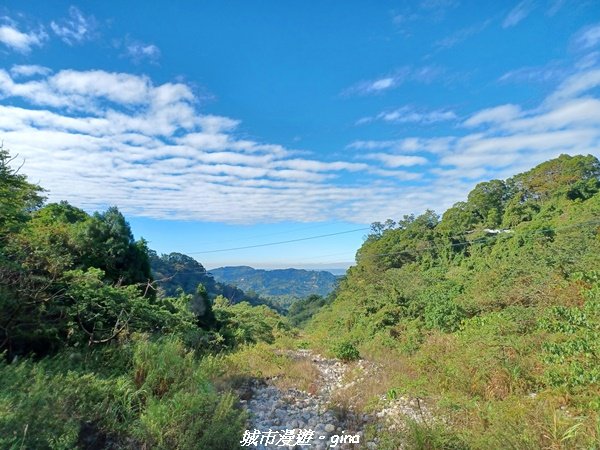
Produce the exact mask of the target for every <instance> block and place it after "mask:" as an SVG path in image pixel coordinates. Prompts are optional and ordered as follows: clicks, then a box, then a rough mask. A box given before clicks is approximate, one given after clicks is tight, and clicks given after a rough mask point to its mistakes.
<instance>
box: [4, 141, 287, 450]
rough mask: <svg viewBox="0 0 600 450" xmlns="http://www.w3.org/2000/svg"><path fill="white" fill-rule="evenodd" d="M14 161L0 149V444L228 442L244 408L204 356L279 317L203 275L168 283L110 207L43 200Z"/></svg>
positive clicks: (267, 336) (273, 331)
mask: <svg viewBox="0 0 600 450" xmlns="http://www.w3.org/2000/svg"><path fill="white" fill-rule="evenodd" d="M10 163H11V157H10V156H9V154H8V152H7V151H6V150H5V149H0V352H1V357H0V448H3V449H4V448H6V449H59V448H60V449H71V448H88V449H107V448H108V449H110V448H113V449H117V448H118V449H121V448H131V449H139V448H158V449H174V448H179V449H184V448H186V449H193V448H206V449H223V450H229V449H232V448H236V447H237V446H238V443H239V439H240V436H241V434H242V430H243V427H244V426H245V420H246V414H245V412H244V411H243V410H242V409H239V408H238V407H236V403H235V402H236V397H235V396H234V395H233V394H232V393H231V392H230V388H229V387H227V386H223V385H222V386H221V387H220V390H217V389H216V388H215V386H214V385H213V383H212V382H211V378H212V377H213V376H214V375H215V373H216V372H215V370H214V367H215V365H214V363H213V364H212V366H211V363H210V361H213V362H214V361H216V360H214V359H211V358H213V357H214V356H213V355H217V354H219V353H222V352H226V351H231V350H234V349H236V348H238V347H240V346H244V345H248V344H254V343H257V342H273V341H274V339H275V337H276V336H277V335H279V334H281V333H282V332H285V331H286V330H287V329H289V327H288V325H287V324H286V322H285V321H284V320H283V319H282V318H281V317H280V316H278V315H277V314H276V313H275V312H274V311H273V310H271V309H269V308H267V307H265V306H258V307H252V306H251V305H249V304H248V303H239V304H235V305H232V304H231V303H230V302H229V301H228V300H227V299H225V298H224V297H222V296H218V297H217V298H215V299H212V298H210V297H209V295H208V294H207V291H206V289H205V287H204V286H202V285H201V284H200V285H199V286H197V287H196V289H195V290H194V291H193V292H192V293H189V294H188V293H185V292H179V293H177V294H176V296H169V295H170V294H174V293H173V292H172V291H170V292H169V294H167V293H166V292H165V291H164V290H161V289H159V288H158V286H157V281H158V280H156V279H154V277H153V276H152V273H151V268H150V260H151V258H154V257H156V256H155V254H152V253H150V252H149V251H148V249H147V246H146V243H145V241H144V240H143V239H140V240H135V239H134V237H133V234H132V231H131V229H130V227H129V224H128V223H127V221H126V220H125V218H124V217H123V215H122V214H121V213H120V212H119V211H118V209H117V208H114V207H112V208H109V209H108V210H107V211H105V212H103V213H95V214H93V215H89V214H87V213H86V212H84V211H82V210H81V209H78V208H75V207H73V206H71V205H69V204H68V203H66V202H61V203H51V204H46V205H45V204H44V198H43V190H42V189H41V188H40V187H39V186H37V185H34V184H31V183H29V182H28V181H27V179H26V178H25V177H24V176H23V175H21V174H19V173H18V170H16V169H14V168H12V167H11V165H10ZM185 288H186V289H188V290H191V289H192V286H185ZM228 386H229V385H228Z"/></svg>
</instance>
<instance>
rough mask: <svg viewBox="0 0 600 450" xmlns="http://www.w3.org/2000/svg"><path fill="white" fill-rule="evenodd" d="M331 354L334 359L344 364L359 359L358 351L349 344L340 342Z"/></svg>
mask: <svg viewBox="0 0 600 450" xmlns="http://www.w3.org/2000/svg"><path fill="white" fill-rule="evenodd" d="M333 353H334V355H335V357H336V358H339V359H341V360H342V361H345V362H349V361H356V360H357V359H359V358H360V353H359V351H358V349H357V348H356V347H355V346H354V344H352V343H351V342H342V343H340V344H338V345H336V346H335V347H334V349H333Z"/></svg>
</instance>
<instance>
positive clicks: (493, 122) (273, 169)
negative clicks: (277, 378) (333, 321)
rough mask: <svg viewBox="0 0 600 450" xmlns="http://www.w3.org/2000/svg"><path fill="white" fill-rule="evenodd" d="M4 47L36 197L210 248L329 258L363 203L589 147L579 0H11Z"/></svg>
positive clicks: (338, 260) (224, 257)
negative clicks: (115, 210)
mask: <svg viewBox="0 0 600 450" xmlns="http://www.w3.org/2000/svg"><path fill="white" fill-rule="evenodd" d="M0 61H1V63H0V136H1V137H2V139H3V141H4V144H5V146H6V147H7V148H9V149H10V150H11V151H12V152H13V153H18V154H19V156H20V158H21V159H20V160H19V161H18V163H19V164H20V162H22V159H23V158H24V159H25V165H24V167H23V169H22V170H23V171H24V172H25V173H26V174H28V175H29V176H30V179H31V180H32V181H34V182H39V183H40V184H42V185H43V186H44V187H46V188H47V189H48V196H49V199H50V200H52V201H57V200H61V199H65V200H68V201H69V202H71V203H72V204H74V205H76V206H79V207H82V208H84V209H86V210H88V211H94V210H98V209H104V208H106V206H107V205H117V206H118V207H119V208H120V209H121V210H122V211H123V212H124V213H125V214H126V216H127V218H128V220H129V221H130V223H131V225H132V227H133V230H134V233H135V235H136V237H140V236H143V237H145V238H146V239H148V240H149V241H150V245H151V247H152V248H154V249H156V250H157V251H159V252H170V251H180V252H184V253H189V254H192V255H193V256H194V257H196V258H197V259H198V260H199V261H201V262H202V263H203V264H205V265H206V266H207V267H209V268H210V267H216V266H220V265H231V264H249V265H254V266H258V267H288V266H295V267H337V266H343V265H344V264H347V263H350V262H351V261H352V260H353V257H354V253H355V251H356V249H357V248H358V247H359V246H360V244H361V242H362V239H363V236H364V235H365V233H366V232H365V231H364V230H363V228H365V227H368V224H369V223H371V222H373V221H378V220H385V219H387V218H394V219H398V218H401V217H402V216H403V215H404V214H409V213H417V214H418V213H420V212H422V211H424V210H425V209H426V208H433V209H435V210H436V211H438V212H443V210H444V209H445V208H447V207H448V206H450V205H452V204H453V203H454V202H456V201H459V200H461V199H463V198H464V197H465V196H466V194H467V193H468V191H469V190H470V189H471V188H472V187H473V186H474V185H475V184H476V183H477V182H479V181H482V180H487V179H490V178H505V177H507V176H510V175H512V174H514V173H517V172H519V171H522V170H525V169H528V168H530V167H532V166H533V165H535V164H538V163H540V162H542V161H544V160H546V159H549V158H552V157H555V156H557V155H559V154H560V153H569V154H578V153H579V154H580V153H584V154H594V155H596V156H599V155H600V126H599V125H600V99H599V98H598V96H599V87H600V6H599V5H598V3H597V2H594V1H581V0H578V1H575V0H550V1H542V0H524V1H503V2H496V1H489V2H484V1H471V2H467V1H460V0H421V1H410V2H409V1H406V2H398V1H379V2H368V1H350V0H344V1H342V0H337V1H328V2H306V1H260V2H257V1H249V0H245V1H228V2H220V1H203V2H167V1H154V2H142V1H131V2H126V3H124V2H113V1H104V2H80V3H73V2H62V1H52V2H42V1H26V0H20V1H10V0H9V1H5V2H3V5H2V6H0ZM352 230H356V231H352ZM346 231H349V232H347V233H346ZM336 233H342V234H336ZM322 235H327V236H325V237H321V238H316V239H312V240H302V241H298V242H293V243H288V244H281V245H274V246H266V247H254V248H249V249H238V250H230V251H223V252H217V251H215V250H221V249H229V248H239V247H247V246H255V245H259V244H263V243H270V242H280V241H288V240H297V239H303V238H306V237H311V236H322Z"/></svg>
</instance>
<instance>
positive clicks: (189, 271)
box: [148, 250, 274, 306]
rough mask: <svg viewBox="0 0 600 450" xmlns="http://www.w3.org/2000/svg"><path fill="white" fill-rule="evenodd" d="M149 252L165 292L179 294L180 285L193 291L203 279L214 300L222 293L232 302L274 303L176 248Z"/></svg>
mask: <svg viewBox="0 0 600 450" xmlns="http://www.w3.org/2000/svg"><path fill="white" fill-rule="evenodd" d="M148 256H149V259H150V266H151V269H152V274H153V276H154V278H155V280H156V284H157V285H158V287H159V288H160V289H161V290H162V291H163V292H164V294H165V295H166V296H171V297H174V296H176V295H177V294H178V289H179V288H181V289H182V290H183V291H184V292H185V293H186V294H193V293H195V292H196V288H197V287H198V284H200V283H201V284H202V285H203V286H204V288H205V289H206V292H207V294H208V297H209V298H210V299H211V300H214V299H215V298H216V297H217V296H219V295H222V296H223V297H225V298H227V299H229V301H231V302H232V303H239V302H242V301H247V302H249V303H250V304H252V305H263V304H266V305H268V306H274V305H271V304H270V303H269V302H266V301H265V300H264V299H262V298H260V297H259V296H258V295H257V294H252V293H246V292H244V291H243V290H242V289H240V288H238V287H236V286H232V285H230V284H228V283H221V282H218V281H217V280H215V279H214V277H213V276H212V274H211V273H210V272H207V271H206V269H205V268H204V266H203V265H202V264H201V263H199V262H198V261H196V260H195V259H194V258H192V257H191V256H188V255H184V254H182V253H176V252H173V253H169V254H164V255H159V254H158V253H156V252H155V251H153V250H150V251H149V252H148Z"/></svg>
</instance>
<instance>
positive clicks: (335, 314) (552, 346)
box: [308, 155, 600, 449]
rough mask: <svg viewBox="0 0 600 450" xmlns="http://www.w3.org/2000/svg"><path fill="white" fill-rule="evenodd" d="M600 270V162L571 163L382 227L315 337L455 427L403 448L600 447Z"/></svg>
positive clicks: (424, 432) (482, 188) (420, 429)
mask: <svg viewBox="0 0 600 450" xmlns="http://www.w3.org/2000/svg"><path fill="white" fill-rule="evenodd" d="M599 263H600V163H599V161H598V160H597V159H596V158H594V157H592V156H587V157H584V156H577V157H570V156H566V155H562V156H560V157H559V158H557V159H554V160H551V161H548V162H546V163H543V164H541V165H539V166H538V167H536V168H534V169H532V170H530V171H528V172H525V173H522V174H519V175H516V176H514V177H512V178H509V179H508V180H506V181H502V180H492V181H489V182H484V183H480V184H478V185H477V186H476V187H475V189H474V190H473V191H472V192H471V193H470V194H469V196H468V198H467V201H465V202H460V203H457V204H455V205H454V206H453V207H452V208H450V209H449V210H447V211H446V212H445V213H444V214H443V216H442V217H441V218H440V217H439V216H437V215H436V214H435V213H433V212H432V211H427V212H426V213H424V214H422V215H420V216H418V217H414V216H405V217H404V218H403V219H402V220H400V221H398V222H397V223H396V222H394V221H391V220H390V221H388V222H386V223H383V224H381V223H376V224H374V225H373V230H372V233H371V234H370V235H369V237H368V239H367V240H366V242H365V243H364V245H363V246H362V247H361V248H360V249H359V250H358V252H357V264H356V266H354V267H352V268H351V269H350V270H349V272H348V275H347V277H346V279H345V280H344V281H343V282H342V284H341V287H340V289H339V292H338V293H337V296H336V298H335V300H334V301H333V303H332V304H331V305H328V306H325V307H324V308H323V309H322V310H321V311H320V312H319V313H318V314H317V315H316V316H315V317H314V319H313V320H312V321H311V323H310V324H309V326H308V329H309V331H310V333H311V336H312V337H311V339H312V342H313V344H314V345H316V346H319V347H321V348H326V349H329V350H330V351H331V352H332V353H333V352H339V351H340V348H342V349H345V351H346V352H349V351H350V350H352V349H353V348H355V349H358V350H360V353H361V354H362V355H370V356H372V357H375V358H377V357H378V355H379V360H380V361H381V363H382V364H383V365H384V366H385V367H386V368H387V369H386V370H385V372H384V373H383V374H382V375H380V376H379V377H378V378H375V379H373V380H372V383H373V384H375V385H379V386H380V387H381V388H383V389H389V390H390V391H389V392H392V393H393V394H394V395H396V394H397V395H400V394H399V393H402V392H404V393H407V394H409V395H412V396H416V397H419V398H422V399H425V400H424V401H425V402H426V404H428V405H429V407H430V408H432V409H435V410H436V414H437V415H438V416H439V417H444V418H445V423H444V424H439V423H438V424H431V423H430V424H421V425H419V426H415V427H413V428H411V431H410V433H412V434H410V436H406V435H404V436H402V437H401V439H403V440H404V442H412V443H413V444H414V446H415V447H416V448H453V449H454V448H465V449H466V448H514V449H537V448H548V449H550V448H552V449H558V448H565V449H566V448H599V446H600V421H599V415H600V357H599V355H600V272H599V271H598V268H599V267H600V265H599ZM355 356H356V355H355ZM364 389H368V387H365V388H364ZM394 439H395V438H394V437H393V436H390V440H389V442H388V444H387V445H388V446H389V447H385V448H396V445H397V442H395V441H394ZM394 442H395V443H394Z"/></svg>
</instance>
